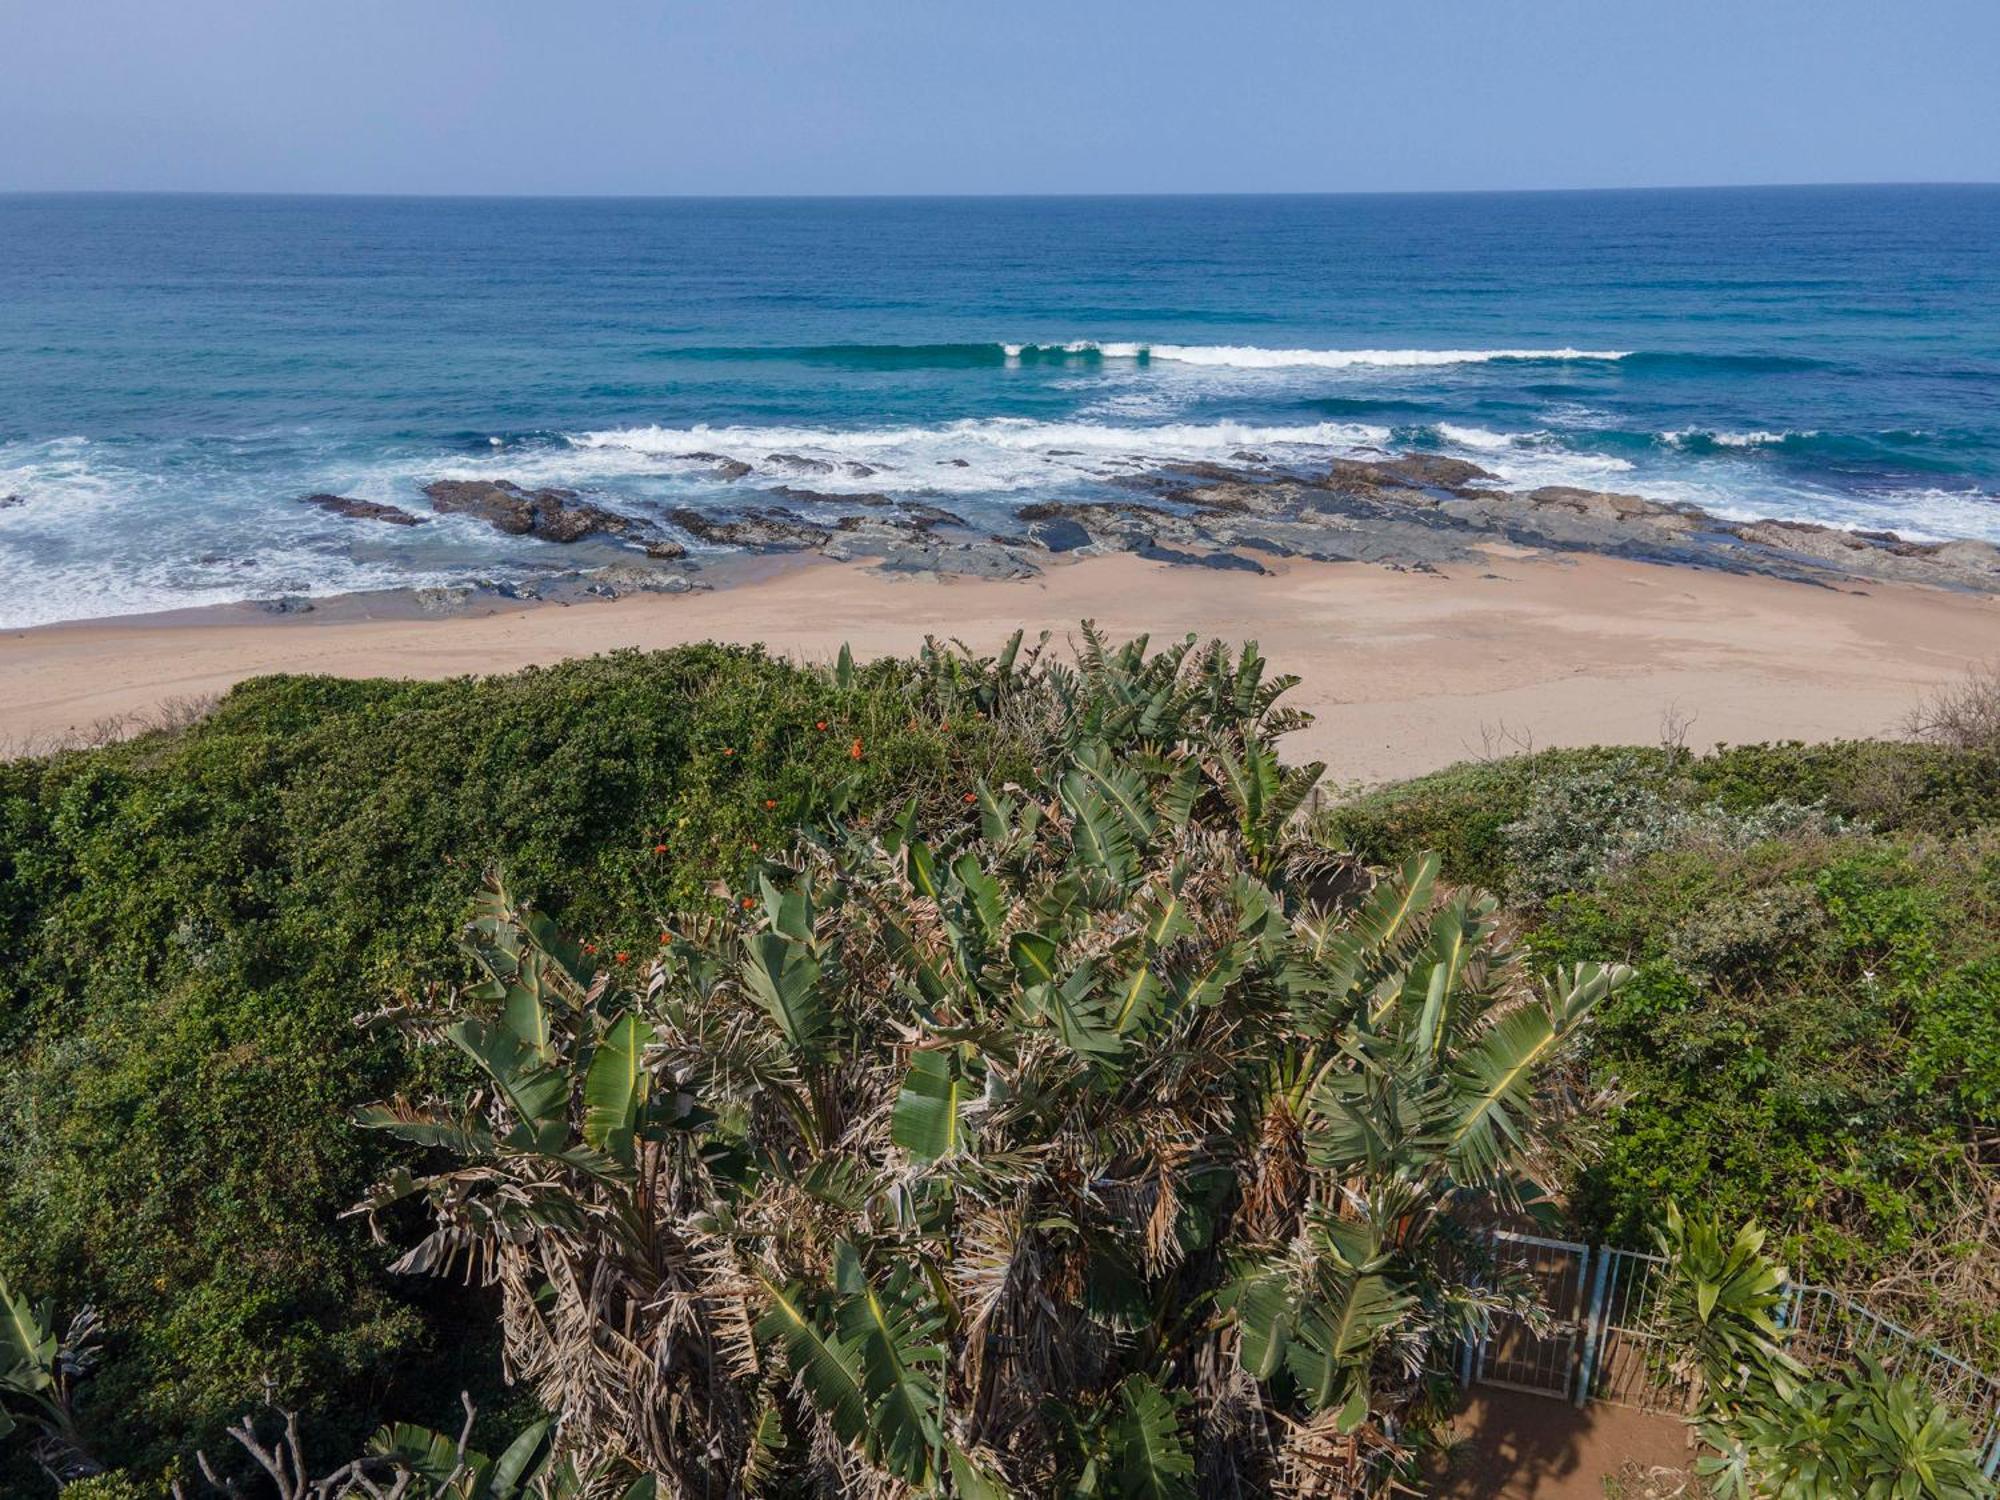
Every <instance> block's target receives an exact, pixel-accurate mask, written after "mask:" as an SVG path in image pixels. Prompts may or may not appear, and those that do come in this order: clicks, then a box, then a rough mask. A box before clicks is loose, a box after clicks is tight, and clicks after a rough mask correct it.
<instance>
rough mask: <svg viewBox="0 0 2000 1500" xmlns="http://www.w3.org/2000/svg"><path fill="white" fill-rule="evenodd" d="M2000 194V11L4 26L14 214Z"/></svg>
mask: <svg viewBox="0 0 2000 1500" xmlns="http://www.w3.org/2000/svg"><path fill="white" fill-rule="evenodd" d="M1942 180H1952V181H1968V180H1971V181H1993V180H2000V0H1365V3H1364V0H1201V3H1195V0H977V3H974V0H708V3H704V4H689V3H679V0H653V3H641V0H0V189H23V188H26V189H35V188H135V189H221V190H244V191H299V192H411V193H435V192H463V193H940V192H943V193H950V192H963V193H1013V192H1212V191H1239V192H1278V191H1341V190H1375V189H1433V188H1518V187H1607V186H1649V185H1663V184H1687V183H1749V182H1841V181H1942Z"/></svg>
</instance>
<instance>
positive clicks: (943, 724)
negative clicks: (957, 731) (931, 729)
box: [938, 719, 951, 729]
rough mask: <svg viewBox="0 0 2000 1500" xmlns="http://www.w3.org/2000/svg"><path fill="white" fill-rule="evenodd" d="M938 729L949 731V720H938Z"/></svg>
mask: <svg viewBox="0 0 2000 1500" xmlns="http://www.w3.org/2000/svg"><path fill="white" fill-rule="evenodd" d="M938 728H940V729H949V728H951V720H949V719H939V720H938Z"/></svg>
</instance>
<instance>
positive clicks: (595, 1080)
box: [583, 1011, 652, 1166]
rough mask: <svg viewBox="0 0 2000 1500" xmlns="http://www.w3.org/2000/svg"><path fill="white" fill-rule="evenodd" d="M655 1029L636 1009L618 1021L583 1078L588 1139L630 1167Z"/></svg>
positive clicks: (647, 1081) (585, 1137) (593, 1057)
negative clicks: (648, 1048)
mask: <svg viewBox="0 0 2000 1500" xmlns="http://www.w3.org/2000/svg"><path fill="white" fill-rule="evenodd" d="M650 1033H651V1028H650V1027H648V1026H647V1025H646V1024H645V1023H644V1022H642V1021H641V1020H640V1019H639V1018H638V1016H636V1015H634V1014H632V1013H631V1012H630V1011H628V1012H626V1013H625V1014H624V1015H622V1016H620V1017H619V1018H618V1019H617V1020H616V1021H614V1022H612V1024H611V1027H610V1029H609V1030H607V1031H606V1032H605V1033H604V1037H603V1039H602V1040H601V1041H599V1042H598V1044H597V1051H596V1052H595V1053H594V1054H592V1056H591V1059H590V1072H589V1073H588V1074H587V1075H585V1077H584V1080H583V1138H584V1139H585V1140H586V1141H588V1142H589V1143H590V1144H591V1145H592V1146H595V1147H596V1148H597V1149H598V1150H600V1151H602V1152H604V1153H605V1154H607V1155H608V1156H610V1157H611V1158H612V1159H613V1160H615V1161H618V1162H621V1163H623V1164H624V1165H626V1166H630V1165H631V1164H632V1161H633V1149H634V1148H633V1138H634V1135H635V1133H636V1132H637V1130H638V1126H639V1116H640V1113H641V1112H642V1111H643V1110H644V1109H645V1107H646V1095H647V1092H648V1089H649V1086H650V1084H651V1081H652V1080H651V1079H650V1077H649V1076H648V1075H647V1073H646V1067H645V1058H644V1052H645V1047H646V1040H647V1037H648V1036H649V1035H650Z"/></svg>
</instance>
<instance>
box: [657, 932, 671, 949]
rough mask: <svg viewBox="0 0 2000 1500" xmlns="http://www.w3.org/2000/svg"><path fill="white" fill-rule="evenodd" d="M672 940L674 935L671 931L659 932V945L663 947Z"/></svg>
mask: <svg viewBox="0 0 2000 1500" xmlns="http://www.w3.org/2000/svg"><path fill="white" fill-rule="evenodd" d="M673 940H674V935H673V934H672V933H671V932H663V933H661V934H660V946H661V947H665V946H666V945H667V944H668V943H671V942H672V941H673Z"/></svg>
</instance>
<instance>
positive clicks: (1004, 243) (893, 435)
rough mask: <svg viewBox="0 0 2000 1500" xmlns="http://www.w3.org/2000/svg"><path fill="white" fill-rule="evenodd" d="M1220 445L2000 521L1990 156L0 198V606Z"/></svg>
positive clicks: (426, 564)
mask: <svg viewBox="0 0 2000 1500" xmlns="http://www.w3.org/2000/svg"><path fill="white" fill-rule="evenodd" d="M1245 448H1252V449H1255V450H1257V451H1259V452H1260V453H1265V454H1269V455H1271V456H1272V457H1274V458H1277V459H1279V460H1281V461H1298V462H1313V461H1315V460H1316V459H1317V458H1319V457H1320V456H1322V455H1328V454H1333V453H1344V452H1354V451H1361V452H1367V451H1379V450H1400V449H1404V448H1412V449H1418V450H1423V451H1431V452H1442V453H1449V454H1454V455H1458V456H1462V457H1466V458H1470V459H1473V460H1475V461H1476V462H1478V463H1480V464H1482V465H1484V466H1485V467H1487V468H1488V469H1490V470H1492V471H1494V472H1495V473H1496V474H1498V475H1500V476H1502V477H1503V478H1504V479H1506V480H1508V481H1510V482H1513V483H1518V484H1547V483H1562V484H1577V485H1583V486H1588V487H1591V488H1599V489H1618V490H1626V491H1632V492H1636V493H1640V494H1644V495H1649V496H1653V497H1656V498H1660V499H1666V500H1684V501H1691V502H1694V503H1697V504H1700V505H1702V506H1705V507H1707V508H1708V509H1710V510H1713V511H1716V512H1718V513H1721V514H1724V515H1728V516H1735V517H1747V516H1756V515H1769V516H1778V517H1786V518H1797V519H1806V520H1815V521H1822V522H1829V523H1832V524H1835V525H1840V526H1849V527H1856V528H1865V529H1887V530H1894V531H1898V532H1902V533H1904V534H1905V535H1908V536H1912V537H1921V538H1936V537H1954V536H1957V537H1978V538H1984V539H1988V540H2000V187H1877V188H1860V187H1857V188H1784V189H1715V190H1699V191H1695V190H1690V191H1648V192H1577V193H1519V194H1451V195H1409V196H1390V195H1384V196H1329V197H1258V198H1227V197H1218V198H1049V199H960V200H954V199H879V200H868V199H820V200H806V199H786V200H776V199H708V200H696V199H614V200H582V199H532V200H497V199H412V198H284V197H206V196H192V197H190V196H123V195H53V196H43V195H8V196H0V625H7V626H21V625H31V624H39V623H45V622H50V621H57V620H65V619H78V618H91V617H99V616H107V615H115V614H130V613H138V612H144V611H151V610H159V609H167V608H176V607H184V606H188V605H196V604H206V603H218V602H223V601H229V600H239V599H247V598H264V597H270V596H277V595H319V594H327V593H335V592H344V591H349V590H356V589H369V588H382V587H391V586H396V585H404V584H438V583H448V582H454V581H462V580H465V579H470V578H485V579H503V580H505V579H515V578H523V577H532V576H533V575H535V574H536V573H537V572H539V571H542V570H545V569H548V568H550V567H551V566H556V565H560V564H561V563H562V562H563V559H562V557H561V556H560V555H559V554H560V553H561V549H560V548H559V547H558V546H556V545H555V544H552V543H548V542H542V541H537V540H534V539H531V538H520V537H506V536H502V535H500V534H498V533H496V532H494V531H492V530H491V529H489V528H487V527H485V526H484V525H482V524H480V523H479V522H478V521H476V520H474V519H472V518H470V517H465V516H452V517H440V518H437V519H436V520H434V521H433V522H432V524H429V525H425V526H420V527H391V526H383V525H379V524H371V523H367V522H358V521H354V520H349V519H343V518H340V517H336V516H331V515H328V514H325V513H324V512H321V511H319V510H315V509H311V508H309V507H306V506H302V505H300V504H299V503H298V501H299V499H300V497H302V496H304V495H306V494H308V493H311V492H315V491H325V492H333V493H337V494H341V495H347V496H352V497H355V498H358V499H365V500H375V501H383V502H389V503H393V504H398V505H402V506H405V507H406V508H409V509H411V510H414V511H417V512H419V513H421V514H426V515H427V514H428V513H429V512H428V507H427V505H426V503H425V501H424V499H423V497H422V493H421V489H422V486H423V485H424V484H425V483H427V482H429V481H431V480H434V479H439V478H477V477H482V476H490V477H497V478H507V479H511V480H514V481H517V482H519V483H521V484H524V485H529V486H539V485H562V486H568V487H573V488H575V489H577V490H579V491H581V492H583V493H584V494H586V495H587V496H588V497H589V498H591V499H592V500H595V501H596V502H597V503H599V504H601V505H605V506H608V507H610V508H613V509H620V510H627V511H630V512H633V513H635V514H640V515H646V516H651V517H658V516H660V515H661V514H662V513H663V512H664V510H665V509H667V508H671V507H673V506H678V505H694V506H698V507H715V508H722V507H728V506H739V505H743V504H746V503H754V502H755V501H756V499H757V498H758V496H759V493H760V491H761V490H762V489H765V488H769V487H773V486H776V485H778V484H783V483H786V482H797V476H798V473H799V472H800V468H801V465H800V463H799V461H800V460H804V461H806V463H805V467H807V468H810V469H812V470H814V471H817V470H818V469H819V468H820V467H822V466H826V467H829V468H830V469H831V472H830V473H825V474H819V473H817V472H815V477H813V478H812V479H811V480H810V483H811V485H812V486H813V487H814V488H815V489H819V490H822V491H837V490H841V489H843V488H845V489H852V490H857V491H860V490H865V491H871V492H885V493H888V494H891V495H894V496H899V497H910V498H918V497H921V498H923V499H925V500H927V501H930V502H932V503H935V504H939V505H946V506H949V507H950V508H951V509H953V510H954V511H956V512H958V513H960V514H965V515H977V516H980V517H982V518H984V519H986V520H988V521H990V523H991V524H993V525H994V526H996V527H1004V526H1005V525H1006V524H1007V523H1008V518H1009V516H1010V515H1011V512H1012V510H1013V509H1014V508H1015V507H1017V506H1019V505H1020V504H1022V503H1024V502H1027V501H1030V500H1039V499H1051V498H1062V499H1083V500H1088V499H1092V498H1103V497H1111V496H1115V495H1117V494H1118V493H1119V490H1118V489H1117V486H1116V481H1117V478H1118V476H1119V475H1121V474H1128V475H1129V474H1130V473H1131V472H1132V471H1133V470H1134V469H1135V468H1139V467H1143V466H1144V465H1145V464H1147V463H1150V462H1156V461H1159V460H1164V459H1190V458H1215V459H1226V458H1227V457H1228V456H1229V455H1230V454H1232V453H1234V452H1236V451H1238V450H1242V449H1245ZM692 455H721V456H723V457H725V458H733V459H736V460H739V461H741V462H743V463H747V464H749V465H750V466H751V472H750V473H749V474H747V475H745V476H743V477H740V478H738V479H735V480H724V479H722V478H721V477H719V475H718V472H717V465H716V462H715V460H714V458H712V457H693V456H692ZM772 455H777V456H778V457H775V458H774V457H772ZM843 465H854V466H856V467H857V468H859V467H865V468H867V469H869V470H872V471H873V472H871V473H868V474H866V475H862V474H860V473H858V472H857V473H850V472H849V471H848V470H847V469H846V468H844V467H843Z"/></svg>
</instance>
